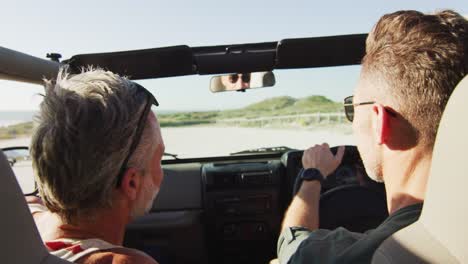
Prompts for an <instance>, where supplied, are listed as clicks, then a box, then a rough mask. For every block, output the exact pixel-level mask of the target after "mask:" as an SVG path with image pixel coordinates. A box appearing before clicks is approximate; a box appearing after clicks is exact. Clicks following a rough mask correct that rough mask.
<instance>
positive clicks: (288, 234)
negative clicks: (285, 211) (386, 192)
mask: <svg viewBox="0 0 468 264" xmlns="http://www.w3.org/2000/svg"><path fill="white" fill-rule="evenodd" d="M421 210H422V204H414V205H410V206H407V207H404V208H402V209H400V210H398V211H396V212H395V213H393V214H392V215H390V216H389V217H388V218H387V219H386V220H385V221H384V222H383V223H382V224H381V225H380V226H378V227H377V228H376V229H372V230H369V231H367V232H366V233H355V232H351V231H348V230H346V229H344V228H342V227H340V228H337V229H335V230H324V229H318V230H315V231H313V232H311V231H310V230H308V229H306V228H303V227H290V228H286V229H285V230H284V231H283V233H282V234H281V236H280V238H279V240H278V259H279V261H280V263H290V264H297V263H311V264H312V263H370V262H371V260H372V256H373V254H374V252H375V251H376V250H377V248H378V247H379V246H380V244H381V243H382V242H383V241H384V240H385V239H386V238H388V237H390V236H391V235H392V234H393V233H395V232H397V231H398V230H400V229H402V228H404V227H406V226H408V225H410V224H412V223H414V222H415V221H416V220H418V218H419V215H420V214H421Z"/></svg>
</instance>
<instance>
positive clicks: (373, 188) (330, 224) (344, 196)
mask: <svg viewBox="0 0 468 264" xmlns="http://www.w3.org/2000/svg"><path fill="white" fill-rule="evenodd" d="M337 150H338V147H332V148H331V151H332V153H333V154H336V152H337ZM296 159H298V161H297V162H299V164H297V163H296V164H297V166H300V168H301V170H300V171H302V154H301V155H298V156H297V157H296ZM301 185H302V180H301V179H300V177H297V175H296V178H295V182H294V185H293V194H294V195H295V194H296V193H297V191H298V190H299V188H300V186H301ZM387 216H388V211H387V202H386V196H385V187H384V185H383V184H381V183H377V182H374V181H373V180H371V179H370V178H369V177H368V176H367V174H366V171H365V169H364V165H363V163H362V160H361V157H360V155H359V152H358V150H357V148H356V147H355V146H346V147H345V154H344V156H343V160H342V161H341V164H340V165H339V166H338V168H337V169H336V170H335V171H334V172H333V173H332V174H330V175H329V176H328V177H327V178H326V179H325V181H324V182H323V185H322V192H321V195H320V209H319V217H320V221H319V223H320V228H323V229H334V228H337V227H340V226H342V227H345V228H347V229H348V230H350V231H354V232H364V231H366V230H369V229H372V228H375V227H377V226H378V225H379V224H380V223H382V221H383V220H384V219H385V218H387Z"/></svg>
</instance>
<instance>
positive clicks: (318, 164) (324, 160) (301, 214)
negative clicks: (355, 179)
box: [278, 143, 345, 260]
mask: <svg viewBox="0 0 468 264" xmlns="http://www.w3.org/2000/svg"><path fill="white" fill-rule="evenodd" d="M344 150H345V148H344V146H340V147H339V148H338V151H337V153H336V156H335V155H333V153H332V152H331V151H330V147H329V146H328V144H326V143H324V144H322V145H315V146H314V147H311V148H309V149H307V150H305V151H304V154H303V156H302V166H303V167H304V169H309V168H316V169H318V170H319V171H320V172H321V173H322V175H323V176H324V177H327V176H328V175H330V174H331V173H332V172H333V171H335V169H336V168H337V167H338V165H340V163H341V160H342V159H343V155H344ZM320 190H321V184H320V182H319V181H310V182H307V181H304V182H303V183H302V185H301V187H300V188H299V191H298V192H297V194H296V196H294V198H293V200H292V202H291V205H290V206H289V208H288V210H287V211H286V214H285V217H284V220H283V225H282V230H283V233H282V235H281V237H280V239H279V241H278V257H279V258H280V260H281V259H283V260H284V259H289V257H290V256H291V255H292V254H293V253H294V252H295V250H296V249H297V247H298V246H299V244H300V243H301V242H302V241H303V240H304V239H306V238H307V237H308V235H309V234H310V233H311V232H312V231H314V230H316V229H318V227H319V201H320Z"/></svg>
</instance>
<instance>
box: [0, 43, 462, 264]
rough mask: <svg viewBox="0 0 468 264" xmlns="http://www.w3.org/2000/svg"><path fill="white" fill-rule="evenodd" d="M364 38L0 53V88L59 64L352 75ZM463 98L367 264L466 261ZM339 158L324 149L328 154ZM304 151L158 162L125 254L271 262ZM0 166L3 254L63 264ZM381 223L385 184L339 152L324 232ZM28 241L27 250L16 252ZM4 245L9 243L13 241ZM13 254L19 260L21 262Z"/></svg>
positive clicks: (329, 183) (123, 70) (137, 71)
mask: <svg viewBox="0 0 468 264" xmlns="http://www.w3.org/2000/svg"><path fill="white" fill-rule="evenodd" d="M366 36H367V35H366V34H356V35H341V36H331V37H316V38H302V39H284V40H281V41H278V42H266V43H247V44H236V45H220V46H206V47H189V46H173V47H164V48H155V49H148V50H135V51H122V52H111V53H99V54H78V55H75V56H72V57H71V58H69V59H67V60H64V61H62V62H58V59H57V57H54V58H55V59H54V60H43V59H39V58H36V57H33V56H30V55H26V54H23V53H19V52H16V51H13V50H9V49H6V48H0V58H1V59H2V60H3V61H8V65H4V64H0V78H3V79H10V80H17V81H24V82H30V83H40V82H41V79H42V77H43V76H54V74H55V75H56V73H57V71H58V68H59V66H60V65H61V64H68V65H69V67H70V69H71V70H72V71H74V72H79V70H80V69H81V67H84V66H88V65H94V66H99V67H102V68H104V69H108V70H110V71H113V72H115V73H119V74H122V75H126V76H129V78H131V79H133V80H145V79H155V78H163V77H181V76H187V75H211V74H231V73H254V72H274V70H278V69H304V68H323V67H331V66H346V65H358V64H359V63H360V60H361V58H362V57H363V54H364V50H365V39H366ZM25 62H31V63H28V65H29V66H28V67H30V68H25V67H23V64H24V63H25ZM278 81H279V80H278ZM467 89H468V79H467V78H465V80H464V82H463V83H462V84H460V85H459V87H458V88H457V89H456V91H455V93H454V94H453V95H452V97H451V99H450V101H449V105H448V106H447V109H446V111H445V113H444V117H443V120H442V123H441V126H440V130H439V135H438V138H437V143H436V147H435V151H434V163H433V168H432V175H431V177H430V183H429V190H428V194H427V199H426V202H425V205H424V210H423V213H422V216H421V219H420V220H419V221H418V222H417V223H415V224H413V225H411V226H409V227H407V228H405V229H404V230H401V231H400V232H398V233H397V234H395V235H394V236H392V237H391V238H389V239H388V240H386V241H385V242H384V243H383V245H382V246H381V248H379V250H378V251H377V254H376V255H375V256H374V262H375V263H408V262H411V263H458V262H462V261H463V260H467V259H468V255H467V253H466V250H464V245H465V244H466V243H464V242H466V237H468V234H466V232H465V230H464V229H463V228H462V224H463V223H464V222H466V220H468V219H466V216H467V214H466V213H465V212H466V211H467V210H466V209H468V208H466V204H464V203H462V202H461V201H464V200H466V198H464V197H463V189H462V188H464V187H462V186H464V185H463V184H461V183H463V182H465V181H466V180H464V179H463V176H464V174H463V167H462V166H461V165H462V164H463V162H464V161H465V160H466V155H463V153H461V151H463V149H464V148H463V146H464V144H465V143H464V142H465V140H463V138H462V136H463V135H464V134H466V132H467V130H466V129H467V128H468V127H467V126H466V125H463V124H460V122H459V120H458V118H459V117H460V116H463V114H462V113H461V112H466V110H468V108H467V107H466V106H464V103H463V98H466V96H468V95H467V94H466V92H467ZM244 92H245V90H244ZM168 103H170V102H168ZM460 111H461V112H460ZM455 122H457V123H455ZM455 124H456V125H455ZM317 143H319V142H317ZM320 143H321V142H320ZM18 148H23V149H24V146H18ZM9 150H11V148H10V149H4V151H5V152H6V151H9ZM455 150H456V151H455ZM336 151H337V147H336V146H332V152H336ZM302 153H303V152H302V150H300V149H290V148H286V147H285V148H275V149H273V148H263V149H252V150H249V151H244V152H240V153H235V155H229V156H216V157H195V158H177V156H176V157H175V158H174V159H165V160H163V161H162V164H163V169H164V181H163V184H162V186H161V190H160V193H159V195H158V197H157V198H156V200H155V201H154V204H153V207H152V209H151V212H150V213H149V214H147V215H145V216H143V217H141V218H139V219H137V220H136V221H134V222H133V223H131V224H130V225H129V226H128V227H127V230H126V235H125V242H124V245H125V246H127V247H132V248H136V249H139V250H142V251H144V252H146V253H147V254H149V255H150V256H152V257H153V258H154V259H156V260H157V261H158V262H159V263H161V264H164V263H268V262H269V261H270V260H272V259H275V258H276V243H277V239H278V236H279V234H280V231H281V230H280V228H281V221H282V219H283V215H284V213H285V210H286V209H287V206H288V205H289V203H290V201H291V199H292V197H293V196H294V194H295V192H296V191H297V186H300V182H299V180H298V178H297V175H298V173H299V172H300V170H301V169H302V165H301V158H302ZM7 156H8V155H7ZM10 164H11V163H10ZM1 166H2V167H1V170H0V173H1V175H2V179H3V178H5V179H7V180H6V181H7V182H8V184H5V185H1V186H2V187H1V188H2V191H1V195H2V199H1V201H2V203H1V204H2V207H3V208H2V211H11V212H12V213H11V214H10V215H9V217H7V218H2V220H1V225H0V226H2V227H3V231H4V232H7V233H6V234H7V235H6V236H3V239H2V243H1V245H2V246H3V245H4V244H5V245H6V244H8V245H9V246H10V247H11V250H8V251H9V253H8V254H11V255H7V256H6V259H16V263H62V262H58V260H53V261H56V262H41V261H42V260H43V259H44V260H45V259H46V258H52V257H50V256H48V254H47V252H46V251H45V249H44V248H43V246H42V247H41V246H40V244H41V243H40V238H39V235H38V232H37V230H36V229H35V228H34V226H33V222H32V218H31V216H30V214H29V216H28V213H29V212H28V211H27V209H26V204H25V202H24V199H21V198H22V197H20V196H21V195H20V194H21V191H20V190H19V188H18V186H17V183H14V181H13V180H12V179H14V178H13V175H12V172H11V169H10V168H9V166H8V164H7V163H6V162H5V161H4V158H3V159H2V163H1ZM448 177H453V178H448ZM455 177H456V178H455ZM9 181H11V183H10V182H9ZM460 181H461V182H460ZM449 183H450V184H449ZM5 201H15V202H14V203H6V202H5ZM447 205H450V206H447ZM387 216H388V212H387V205H386V197H385V188H384V185H383V184H382V183H376V182H374V181H372V180H371V179H370V178H369V177H368V176H367V174H366V172H365V169H364V166H363V164H362V160H361V158H360V156H359V152H358V150H357V148H356V146H352V145H347V146H346V150H345V155H344V158H343V161H342V163H341V164H340V166H339V167H338V168H337V169H336V170H335V172H333V174H332V175H330V176H329V177H328V178H327V179H326V181H325V182H324V185H323V188H322V193H321V198H320V228H326V229H333V228H337V227H340V226H342V227H345V228H347V229H349V230H351V231H356V232H363V231H366V230H369V229H372V228H375V227H377V226H378V225H379V224H380V223H381V222H382V221H383V220H384V219H385V218H386V217H387ZM18 219H24V222H23V220H21V222H18ZM12 226H14V228H11V227H12ZM26 237H28V239H25V240H26V241H27V243H31V244H30V245H29V244H25V243H24V241H25V240H24V238H26ZM29 238H31V239H29ZM11 239H13V241H16V242H15V243H10V242H11ZM8 241H10V242H8ZM29 248H35V249H37V250H36V251H34V250H33V251H32V253H31V254H30V256H26V255H28V254H18V252H24V251H26V249H29ZM2 252H3V251H2ZM28 252H29V251H28ZM2 254H3V253H2ZM19 255H21V256H22V257H25V258H27V259H25V260H24V261H19V262H18V261H17V260H18V257H19ZM32 259H34V260H37V261H36V262H33V261H30V260H32ZM47 261H48V260H47ZM14 262H15V261H12V262H11V263H14ZM8 263H10V262H8ZM63 263H66V262H63Z"/></svg>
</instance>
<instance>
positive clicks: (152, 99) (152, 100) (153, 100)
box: [117, 83, 159, 187]
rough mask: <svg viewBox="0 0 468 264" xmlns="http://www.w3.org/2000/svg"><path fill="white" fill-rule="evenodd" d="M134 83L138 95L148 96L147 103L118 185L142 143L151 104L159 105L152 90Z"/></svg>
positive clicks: (121, 169) (123, 164)
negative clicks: (131, 158)
mask: <svg viewBox="0 0 468 264" xmlns="http://www.w3.org/2000/svg"><path fill="white" fill-rule="evenodd" d="M133 84H135V87H136V89H137V92H136V93H137V96H138V94H144V95H145V96H146V104H145V108H144V109H143V112H142V114H141V116H140V119H139V120H138V123H137V127H136V132H135V134H134V136H133V139H132V144H131V145H130V149H129V151H128V154H127V156H126V157H125V159H124V162H123V163H122V166H121V167H120V171H119V175H118V176H117V187H119V186H120V185H121V184H122V179H123V176H124V175H125V172H126V171H127V169H128V167H127V166H128V161H129V160H130V157H131V156H132V155H133V152H135V150H136V148H137V147H138V144H139V143H140V139H141V136H142V134H143V130H144V128H145V124H146V120H147V119H148V115H149V113H150V111H151V106H153V105H154V106H159V103H158V101H157V100H156V98H155V97H154V96H153V94H152V93H151V92H149V91H148V90H146V89H145V88H144V87H143V86H141V85H139V84H138V83H133Z"/></svg>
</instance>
